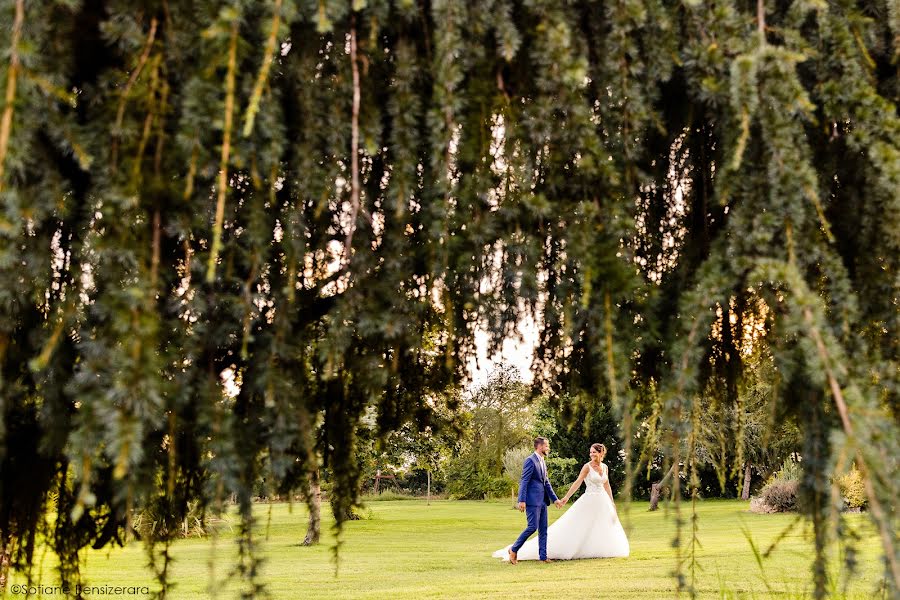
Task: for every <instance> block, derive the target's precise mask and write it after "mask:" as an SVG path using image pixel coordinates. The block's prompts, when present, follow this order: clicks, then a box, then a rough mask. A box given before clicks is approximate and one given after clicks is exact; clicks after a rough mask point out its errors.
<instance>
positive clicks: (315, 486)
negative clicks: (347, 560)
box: [303, 469, 322, 546]
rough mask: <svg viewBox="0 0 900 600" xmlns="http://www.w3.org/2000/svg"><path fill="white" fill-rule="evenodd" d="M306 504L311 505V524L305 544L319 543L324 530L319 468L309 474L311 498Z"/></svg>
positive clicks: (308, 527)
mask: <svg viewBox="0 0 900 600" xmlns="http://www.w3.org/2000/svg"><path fill="white" fill-rule="evenodd" d="M306 504H307V505H308V506H309V525H308V526H307V528H306V539H304V540H303V545H304V546H313V545H315V544H318V543H319V535H320V533H321V531H322V487H321V486H320V485H319V470H318V469H316V470H315V471H312V472H310V474H309V498H307V502H306Z"/></svg>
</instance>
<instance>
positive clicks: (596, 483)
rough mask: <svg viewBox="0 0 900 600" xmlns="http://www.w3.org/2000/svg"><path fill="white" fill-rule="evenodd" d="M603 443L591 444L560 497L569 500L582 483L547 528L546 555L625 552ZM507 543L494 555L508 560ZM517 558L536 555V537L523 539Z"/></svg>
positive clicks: (600, 555)
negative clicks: (572, 501)
mask: <svg viewBox="0 0 900 600" xmlns="http://www.w3.org/2000/svg"><path fill="white" fill-rule="evenodd" d="M604 456H606V446H604V445H603V444H594V445H592V446H591V461H590V462H589V463H587V464H585V465H584V466H583V467H582V468H581V473H579V475H578V479H576V480H575V483H573V484H572V486H571V487H570V488H569V491H568V492H566V495H565V496H563V498H562V499H561V500H562V502H563V504H565V503H566V502H568V501H569V498H571V496H572V494H574V493H575V490H577V489H578V488H579V487H580V486H581V483H582V482H584V484H585V492H584V494H582V495H581V497H580V498H579V499H578V500H576V501H575V504H573V505H572V508H570V509H569V510H567V511H566V512H565V514H563V515H562V516H561V517H560V518H559V519H557V520H556V521H555V522H554V523H553V525H551V526H550V528H549V529H548V530H547V558H550V559H563V560H567V559H572V558H610V557H617V556H628V553H629V546H628V538H627V537H625V530H624V529H622V524H621V523H620V522H619V517H618V513H617V512H616V505H615V503H614V502H613V495H612V489H611V488H610V487H609V469H608V467H607V466H606V465H605V464H603V462H602V461H603V457H604ZM509 548H510V547H509V546H507V547H506V548H502V549H500V550H497V551H496V552H494V554H493V556H494V557H495V558H502V559H504V560H509ZM517 558H518V560H537V559H538V540H537V538H536V537H535V538H532V539H530V540H528V541H527V542H525V545H523V546H522V547H521V548H520V549H519V551H518V553H517Z"/></svg>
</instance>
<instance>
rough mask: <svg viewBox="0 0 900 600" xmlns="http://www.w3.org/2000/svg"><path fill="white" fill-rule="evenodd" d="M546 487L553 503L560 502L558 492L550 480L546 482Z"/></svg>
mask: <svg viewBox="0 0 900 600" xmlns="http://www.w3.org/2000/svg"><path fill="white" fill-rule="evenodd" d="M544 487H546V488H547V492H548V493H549V494H550V498H551V499H552V500H553V503H554V504H555V503H556V502H559V498H557V497H556V492H554V491H553V485H551V484H550V478H549V477H548V478H547V480H546V481H545V482H544Z"/></svg>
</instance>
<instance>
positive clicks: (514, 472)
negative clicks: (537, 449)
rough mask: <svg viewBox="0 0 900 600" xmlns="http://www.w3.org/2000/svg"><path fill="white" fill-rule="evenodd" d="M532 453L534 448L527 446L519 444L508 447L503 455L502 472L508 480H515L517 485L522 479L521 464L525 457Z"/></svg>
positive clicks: (523, 462)
mask: <svg viewBox="0 0 900 600" xmlns="http://www.w3.org/2000/svg"><path fill="white" fill-rule="evenodd" d="M533 453H534V450H533V449H532V448H530V447H529V446H519V447H516V448H510V449H509V450H507V451H506V454H504V455H503V472H504V473H505V474H506V476H507V477H509V479H510V481H515V482H516V485H517V486H518V485H519V482H520V481H521V480H522V466H523V465H524V464H525V459H526V458H528V457H529V456H531V454H533Z"/></svg>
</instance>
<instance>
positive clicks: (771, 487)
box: [760, 479, 800, 512]
mask: <svg viewBox="0 0 900 600" xmlns="http://www.w3.org/2000/svg"><path fill="white" fill-rule="evenodd" d="M799 487H800V482H799V481H782V480H779V479H775V480H773V481H772V482H770V483H769V484H768V485H766V487H764V488H763V489H762V492H760V498H761V499H762V502H763V503H764V504H765V505H766V506H768V507H770V508H771V509H772V512H790V511H793V510H797V489H798V488H799Z"/></svg>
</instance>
